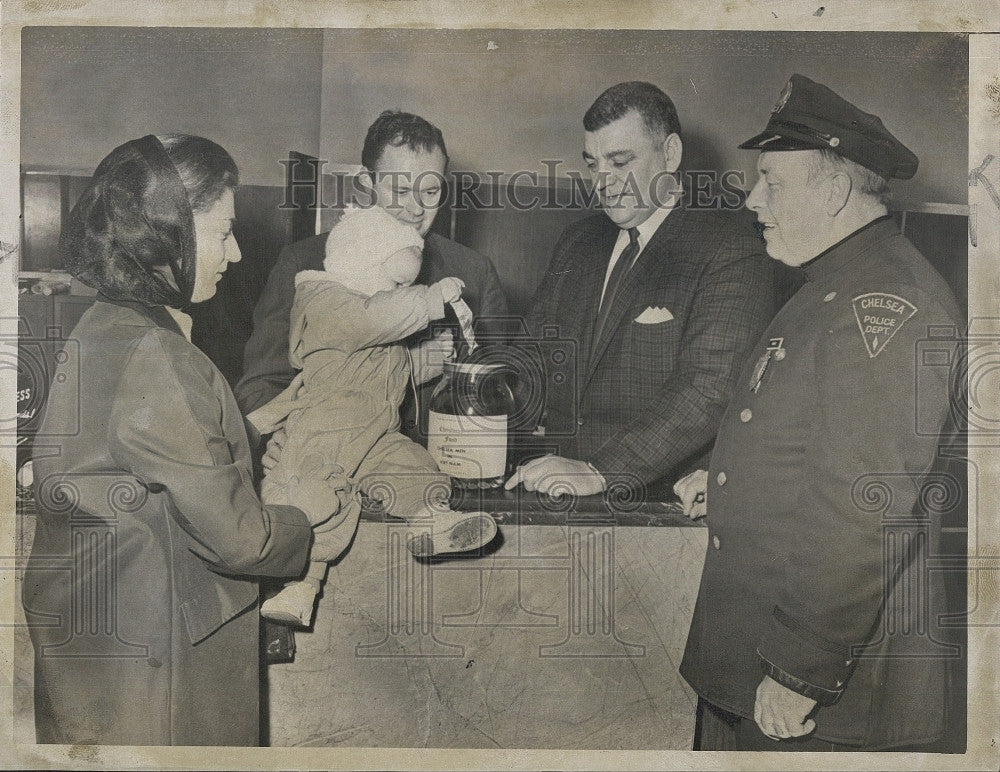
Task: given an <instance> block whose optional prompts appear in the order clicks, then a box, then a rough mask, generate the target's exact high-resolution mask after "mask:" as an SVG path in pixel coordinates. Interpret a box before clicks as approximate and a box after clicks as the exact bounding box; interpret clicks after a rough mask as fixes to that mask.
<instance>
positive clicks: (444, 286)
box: [431, 276, 465, 303]
mask: <svg viewBox="0 0 1000 772" xmlns="http://www.w3.org/2000/svg"><path fill="white" fill-rule="evenodd" d="M431 286H433V287H437V288H438V291H439V292H440V293H441V299H442V300H443V301H444V302H445V303H454V302H455V301H456V300H458V299H459V298H460V297H462V290H463V289H465V282H464V281H462V280H461V279H456V278H455V277H454V276H448V277H446V278H444V279H441V281H439V282H435V283H434V284H433V285H431Z"/></svg>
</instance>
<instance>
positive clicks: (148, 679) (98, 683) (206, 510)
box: [24, 299, 312, 745]
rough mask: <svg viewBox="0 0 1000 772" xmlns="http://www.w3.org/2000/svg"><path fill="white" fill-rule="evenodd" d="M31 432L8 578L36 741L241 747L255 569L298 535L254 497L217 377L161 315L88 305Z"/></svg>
mask: <svg viewBox="0 0 1000 772" xmlns="http://www.w3.org/2000/svg"><path fill="white" fill-rule="evenodd" d="M67 351H68V352H69V355H68V356H66V357H61V359H62V360H63V361H62V363H61V364H60V365H59V366H58V369H57V371H56V375H55V380H54V381H53V386H52V389H51V390H50V392H49V399H48V404H47V406H46V412H45V417H44V420H43V422H42V425H41V428H40V430H39V433H38V435H37V436H38V441H37V442H36V446H35V447H36V454H35V455H36V458H35V486H36V501H37V505H38V517H37V530H36V534H35V537H34V543H33V547H32V552H31V557H30V559H29V561H28V567H27V571H26V574H25V579H24V606H25V614H26V616H27V619H28V621H29V632H30V634H31V638H32V643H33V645H34V650H35V717H36V718H35V725H36V734H37V737H38V741H39V742H56V743H66V744H69V743H97V744H116V745H205V744H207V745H257V744H258V742H259V737H258V724H259V659H260V657H259V651H258V646H259V614H258V604H257V601H258V594H259V591H258V585H257V583H256V581H255V579H256V578H257V577H260V576H277V577H292V576H295V575H297V574H298V573H299V572H300V571H302V570H303V568H304V567H305V565H306V561H307V558H308V554H309V546H310V543H311V540H312V531H311V528H310V526H309V522H308V520H307V518H306V516H305V515H304V514H303V513H302V512H301V511H300V510H299V509H297V508H295V507H289V506H264V505H262V504H261V502H260V500H259V499H258V497H257V494H256V493H255V491H254V486H253V482H252V470H251V457H250V447H249V442H248V439H247V433H246V430H245V428H244V422H243V418H242V416H241V414H240V411H239V408H238V407H237V405H236V400H235V399H234V398H233V395H232V392H231V391H230V390H229V387H228V385H227V384H226V382H225V379H224V378H223V377H222V375H221V374H220V373H219V371H218V370H217V369H216V368H215V366H214V365H212V363H211V362H210V361H209V360H208V358H207V357H206V356H205V355H204V354H203V353H202V352H201V351H199V350H198V349H197V348H195V347H194V346H193V345H191V343H189V342H188V340H187V339H186V338H185V337H184V335H183V334H182V333H181V331H180V329H179V327H178V326H177V324H176V322H175V321H174V319H173V318H172V317H171V316H170V315H169V314H168V312H167V311H166V310H165V308H164V307H162V306H144V305H140V304H137V303H119V302H105V301H103V300H100V299H99V300H98V301H97V302H96V303H94V305H93V306H92V307H91V308H90V309H89V310H88V311H87V312H86V313H85V314H84V315H83V317H82V319H81V320H80V322H79V324H78V325H77V326H76V328H75V329H74V331H73V333H72V335H71V336H70V338H69V342H68V343H67Z"/></svg>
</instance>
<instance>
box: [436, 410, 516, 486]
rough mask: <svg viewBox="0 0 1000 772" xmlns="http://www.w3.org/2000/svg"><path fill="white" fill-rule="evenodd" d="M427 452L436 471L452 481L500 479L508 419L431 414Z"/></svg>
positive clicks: (505, 447)
mask: <svg viewBox="0 0 1000 772" xmlns="http://www.w3.org/2000/svg"><path fill="white" fill-rule="evenodd" d="M427 450H428V451H429V452H430V454H431V457H432V458H433V459H434V462H435V463H436V464H437V465H438V469H440V470H441V471H442V472H444V473H445V474H447V475H450V476H451V477H458V478H461V479H463V480H476V479H483V480H489V479H493V478H495V477H502V476H503V474H504V467H505V465H506V463H507V416H506V415H476V416H466V415H450V414H448V413H436V412H434V411H433V410H431V411H430V416H429V417H428V421H427Z"/></svg>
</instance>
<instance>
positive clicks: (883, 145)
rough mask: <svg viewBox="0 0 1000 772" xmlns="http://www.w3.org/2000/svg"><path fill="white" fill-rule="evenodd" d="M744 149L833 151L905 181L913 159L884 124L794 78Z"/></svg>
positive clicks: (800, 77) (818, 87) (824, 90)
mask: <svg viewBox="0 0 1000 772" xmlns="http://www.w3.org/2000/svg"><path fill="white" fill-rule="evenodd" d="M740 148H742V149H750V150H767V151H771V150H820V149H824V148H825V149H828V150H832V151H833V152H835V153H838V154H839V155H842V156H844V158H849V159H850V160H852V161H854V162H856V163H859V164H861V165H862V166H864V167H865V168H867V169H871V170H872V171H873V172H875V173H876V174H878V175H879V176H881V177H885V178H887V179H888V178H891V177H895V178H897V179H901V180H908V179H909V178H910V177H912V176H913V175H914V174H916V172H917V157H916V156H915V155H914V154H913V153H911V152H910V150H909V149H908V148H907V147H906V146H905V145H904V144H903V143H902V142H900V141H899V140H898V139H896V138H895V137H894V136H892V134H890V133H889V132H888V130H886V128H885V126H883V125H882V121H881V120H880V119H879V117H878V116H877V115H872V114H871V113H866V112H864V111H863V110H859V109H858V108H857V107H855V106H854V105H852V104H851V103H850V102H848V101H847V100H846V99H843V98H842V97H840V96H839V95H838V94H836V93H835V92H833V91H832V90H830V89H828V88H827V87H826V86H824V85H822V84H820V83H815V82H814V81H811V80H809V78H807V77H805V76H804V75H792V77H791V78H790V79H789V80H788V83H787V84H786V85H785V88H784V90H783V91H782V92H781V96H780V97H779V98H778V103H777V104H776V105H775V106H774V110H772V111H771V119H770V120H769V121H768V122H767V128H766V129H764V131H762V132H761V133H760V134H758V135H757V136H756V137H754V138H753V139H748V140H747V141H746V142H744V143H743V144H742V145H740Z"/></svg>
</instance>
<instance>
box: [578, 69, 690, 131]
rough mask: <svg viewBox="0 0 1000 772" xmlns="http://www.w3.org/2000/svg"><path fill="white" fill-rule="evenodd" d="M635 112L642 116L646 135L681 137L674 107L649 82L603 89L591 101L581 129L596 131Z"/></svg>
mask: <svg viewBox="0 0 1000 772" xmlns="http://www.w3.org/2000/svg"><path fill="white" fill-rule="evenodd" d="M632 110H635V111H637V112H638V113H639V115H641V116H642V120H643V122H644V123H645V124H646V128H647V129H649V131H650V133H651V134H653V135H654V136H656V137H657V138H662V139H666V138H667V137H668V136H670V135H671V134H676V135H677V136H678V137H679V136H680V135H681V122H680V120H679V119H678V118H677V108H676V107H674V103H673V102H672V101H671V100H670V97H668V96H667V95H666V94H664V93H663V91H661V90H660V89H659V88H657V87H656V86H654V85H653V84H652V83H646V82H645V81H641V80H630V81H628V82H626V83H619V84H617V85H615V86H612V87H611V88H609V89H607V90H606V91H605V92H604V93H603V94H601V95H600V96H599V97H597V99H596V100H594V104H592V105H591V106H590V109H589V110H587V114H586V115H584V116H583V128H584V129H586V130H587V131H597V130H598V129H602V128H604V127H605V126H607V125H608V124H609V123H612V122H614V121H617V120H618V119H619V118H623V117H625V115H626V114H628V113H629V112H631V111H632Z"/></svg>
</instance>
